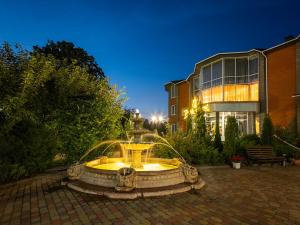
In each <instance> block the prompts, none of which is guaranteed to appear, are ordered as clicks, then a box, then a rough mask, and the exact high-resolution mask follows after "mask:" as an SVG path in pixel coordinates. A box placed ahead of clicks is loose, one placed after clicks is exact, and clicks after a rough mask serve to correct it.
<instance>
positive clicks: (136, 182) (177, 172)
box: [67, 110, 205, 199]
mask: <svg viewBox="0 0 300 225" xmlns="http://www.w3.org/2000/svg"><path fill="white" fill-rule="evenodd" d="M133 123H134V129H133V130H132V131H130V132H129V134H130V136H131V138H130V139H129V141H123V140H112V141H104V142H101V143H99V144H96V145H95V146H94V147H92V148H91V149H90V150H88V151H87V152H86V154H84V155H83V156H82V157H81V159H80V160H79V162H78V163H77V164H75V165H73V166H71V167H70V168H69V169H68V178H69V181H68V182H67V186H68V187H70V188H72V189H74V190H77V191H80V192H85V193H89V194H96V195H104V196H107V197H109V198H119V199H134V198H137V197H148V196H161V195H168V194H175V193H180V192H185V191H189V190H191V189H200V188H202V187H203V186H204V185H205V182H204V181H203V180H202V179H201V178H200V176H199V174H198V171H197V169H196V168H194V167H192V166H190V165H188V164H187V163H186V162H185V160H184V159H183V157H182V156H181V155H180V154H179V153H178V152H177V151H176V150H175V149H174V148H173V147H172V146H171V145H170V144H169V143H168V142H167V140H165V139H164V138H162V137H160V136H159V135H156V134H153V133H149V131H148V130H144V129H142V128H141V124H142V119H141V117H140V114H139V111H138V110H137V111H136V113H135V114H134V118H133ZM146 137H148V138H149V137H152V138H156V139H159V142H145V141H143V138H146ZM115 145H119V146H120V149H118V153H119V156H118V157H115V155H116V153H117V152H116V150H115V152H114V153H115V154H114V156H112V157H107V156H101V157H99V158H97V159H95V160H92V161H89V162H85V163H80V162H81V161H82V159H84V158H85V157H86V156H87V155H88V154H90V153H91V152H92V151H93V150H95V149H97V148H99V147H101V146H107V147H106V149H105V150H104V151H103V153H105V152H106V151H107V150H109V149H110V148H111V147H112V146H115ZM156 145H164V146H167V147H169V148H170V149H172V150H173V151H174V152H176V154H177V155H178V157H179V158H173V159H164V158H155V157H152V150H153V149H154V148H155V146H156Z"/></svg>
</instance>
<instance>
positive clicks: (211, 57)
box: [165, 35, 300, 86]
mask: <svg viewBox="0 0 300 225" xmlns="http://www.w3.org/2000/svg"><path fill="white" fill-rule="evenodd" d="M299 39H300V35H298V36H297V37H295V38H293V39H291V40H288V41H285V42H283V43H281V44H278V45H276V46H273V47H271V48H268V49H263V48H253V49H251V50H249V51H243V52H222V53H217V54H215V55H212V56H210V57H207V58H205V59H203V60H201V61H199V62H197V63H195V66H194V70H193V72H192V73H191V74H190V75H189V76H188V77H187V78H186V79H185V80H174V81H170V82H169V83H167V84H165V86H166V85H169V84H178V83H180V82H183V81H187V80H188V79H189V78H190V77H191V76H193V75H194V72H195V71H196V66H197V65H198V64H202V63H205V62H206V61H208V60H211V59H213V58H217V57H219V56H222V55H230V54H249V53H250V52H259V53H268V52H270V51H272V50H274V49H276V48H280V47H282V46H285V45H289V44H292V43H294V42H296V41H298V40H299Z"/></svg>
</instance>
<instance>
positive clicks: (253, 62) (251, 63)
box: [249, 57, 258, 75]
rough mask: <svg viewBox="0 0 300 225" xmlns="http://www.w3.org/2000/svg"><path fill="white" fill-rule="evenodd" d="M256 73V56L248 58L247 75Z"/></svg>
mask: <svg viewBox="0 0 300 225" xmlns="http://www.w3.org/2000/svg"><path fill="white" fill-rule="evenodd" d="M256 73H258V57H255V58H250V59H249V75H252V74H256Z"/></svg>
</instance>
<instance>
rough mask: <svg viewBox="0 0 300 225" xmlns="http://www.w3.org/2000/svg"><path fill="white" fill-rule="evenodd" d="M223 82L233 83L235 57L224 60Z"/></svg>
mask: <svg viewBox="0 0 300 225" xmlns="http://www.w3.org/2000/svg"><path fill="white" fill-rule="evenodd" d="M224 64H225V65H224V67H225V69H224V70H225V71H224V84H234V83H235V59H225V60H224Z"/></svg>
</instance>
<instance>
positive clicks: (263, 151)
mask: <svg viewBox="0 0 300 225" xmlns="http://www.w3.org/2000/svg"><path fill="white" fill-rule="evenodd" d="M247 152H248V155H250V156H251V155H252V156H273V148H272V147H270V146H255V147H251V148H248V149H247Z"/></svg>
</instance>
